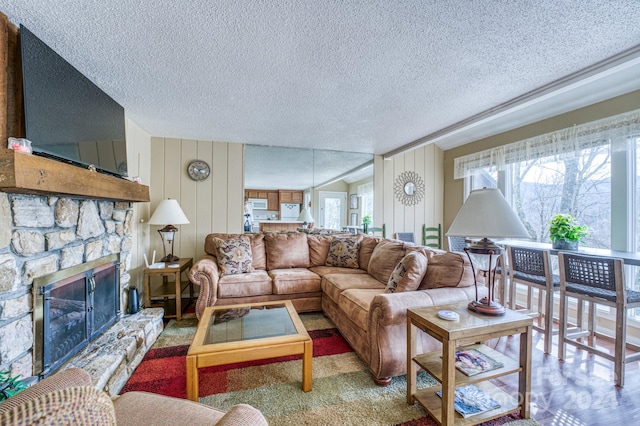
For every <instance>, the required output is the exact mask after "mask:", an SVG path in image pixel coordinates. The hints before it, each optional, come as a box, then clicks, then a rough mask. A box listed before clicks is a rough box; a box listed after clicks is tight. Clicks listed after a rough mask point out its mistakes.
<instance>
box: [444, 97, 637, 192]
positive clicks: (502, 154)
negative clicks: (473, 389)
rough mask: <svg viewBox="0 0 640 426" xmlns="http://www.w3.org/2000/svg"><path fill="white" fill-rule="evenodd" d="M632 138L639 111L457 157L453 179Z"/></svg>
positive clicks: (635, 133) (562, 156)
mask: <svg viewBox="0 0 640 426" xmlns="http://www.w3.org/2000/svg"><path fill="white" fill-rule="evenodd" d="M631 137H640V109H638V110H634V111H630V112H625V113H622V114H618V115H615V116H612V117H607V118H603V119H600V120H596V121H591V122H589V123H585V124H580V125H576V126H573V127H569V128H566V129H561V130H557V131H554V132H549V133H545V134H543V135H539V136H534V137H532V138H528V139H524V140H521V141H518V142H513V143H510V144H507V145H502V146H499V147H496V148H491V149H487V150H484V151H480V152H475V153H473V154H469V155H465V156H462V157H458V158H456V159H455V160H454V173H453V177H454V179H460V178H465V177H468V176H471V175H472V174H473V173H474V172H475V171H476V170H479V169H486V168H496V169H498V170H502V169H504V167H505V166H506V165H508V164H513V163H517V162H522V161H527V160H535V159H538V158H544V157H550V158H553V159H561V158H566V157H567V156H573V155H575V154H576V153H578V152H580V151H581V150H584V149H588V148H593V147H597V146H602V145H605V144H608V143H611V141H613V140H626V139H629V138H631Z"/></svg>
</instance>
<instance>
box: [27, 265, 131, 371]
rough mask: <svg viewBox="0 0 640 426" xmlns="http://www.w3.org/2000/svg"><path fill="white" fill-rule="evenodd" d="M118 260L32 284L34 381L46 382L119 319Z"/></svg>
mask: <svg viewBox="0 0 640 426" xmlns="http://www.w3.org/2000/svg"><path fill="white" fill-rule="evenodd" d="M119 277H120V273H119V262H118V258H117V255H111V256H107V257H104V258H102V259H99V260H96V261H93V262H88V263H85V264H83V265H78V266H74V267H72V268H68V269H64V270H62V271H58V272H56V273H54V274H50V275H47V276H45V277H40V278H38V279H36V281H35V282H34V296H35V297H34V300H35V303H34V312H35V315H34V317H35V336H34V337H35V342H34V343H35V345H34V375H40V376H47V375H49V374H51V373H53V372H54V371H55V370H56V369H57V368H58V367H60V366H61V365H62V364H63V363H64V362H65V361H67V360H68V359H69V358H71V357H72V356H73V355H75V354H76V353H77V352H78V351H80V350H81V349H82V348H84V347H85V346H87V344H88V343H89V342H90V341H91V340H93V339H94V338H95V337H97V336H98V335H100V333H102V332H103V331H104V330H105V329H106V328H107V327H108V326H110V325H111V324H113V323H114V322H115V320H116V318H117V317H118V315H119V306H120V279H119Z"/></svg>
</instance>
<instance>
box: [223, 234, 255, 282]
mask: <svg viewBox="0 0 640 426" xmlns="http://www.w3.org/2000/svg"><path fill="white" fill-rule="evenodd" d="M213 244H214V245H215V246H216V254H217V259H218V268H220V275H221V276H225V275H235V274H243V273H245V272H253V266H251V244H250V243H249V238H248V237H246V236H242V237H238V238H230V239H228V240H223V239H222V238H214V239H213Z"/></svg>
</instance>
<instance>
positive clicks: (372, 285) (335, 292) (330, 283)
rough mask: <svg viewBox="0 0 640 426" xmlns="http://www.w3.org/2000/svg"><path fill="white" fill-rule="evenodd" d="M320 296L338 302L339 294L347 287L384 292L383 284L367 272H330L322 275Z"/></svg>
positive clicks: (347, 288)
mask: <svg viewBox="0 0 640 426" xmlns="http://www.w3.org/2000/svg"><path fill="white" fill-rule="evenodd" d="M321 285H322V293H323V294H322V297H328V298H330V299H331V300H333V302H334V303H336V304H337V303H338V301H339V299H340V294H341V293H342V292H343V291H345V290H349V289H354V288H361V289H374V290H380V292H384V285H382V284H380V282H379V281H378V280H376V279H375V278H373V277H372V276H370V275H367V274H331V275H325V276H323V277H322V283H321Z"/></svg>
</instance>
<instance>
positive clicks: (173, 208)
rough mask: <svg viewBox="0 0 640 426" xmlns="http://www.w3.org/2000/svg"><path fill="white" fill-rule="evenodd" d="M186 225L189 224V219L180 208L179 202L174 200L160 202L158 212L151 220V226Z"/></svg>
mask: <svg viewBox="0 0 640 426" xmlns="http://www.w3.org/2000/svg"><path fill="white" fill-rule="evenodd" d="M186 223H189V219H187V216H186V215H185V214H184V212H183V211H182V209H181V208H180V204H178V201H176V200H172V199H166V200H162V201H160V204H158V207H156V211H154V212H153V214H152V215H151V218H150V219H149V224H150V225H167V224H172V225H183V224H186Z"/></svg>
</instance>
